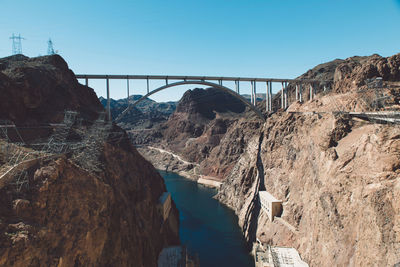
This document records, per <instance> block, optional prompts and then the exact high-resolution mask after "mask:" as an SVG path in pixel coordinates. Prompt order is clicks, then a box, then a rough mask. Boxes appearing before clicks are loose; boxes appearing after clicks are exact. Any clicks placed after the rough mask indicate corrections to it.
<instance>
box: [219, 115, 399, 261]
mask: <svg viewBox="0 0 400 267" xmlns="http://www.w3.org/2000/svg"><path fill="white" fill-rule="evenodd" d="M399 134H400V130H399V128H398V127H390V126H383V125H369V124H356V125H352V123H351V122H350V121H349V120H348V119H346V118H335V117H334V116H333V115H324V116H322V117H321V116H320V115H317V114H315V115H293V114H284V113H278V114H276V115H274V116H273V117H271V118H270V120H269V121H268V122H267V123H265V125H264V126H263V127H262V129H261V133H260V135H259V136H258V137H257V136H254V137H253V139H252V141H250V142H249V143H248V146H247V148H246V152H245V153H244V154H243V155H242V156H241V158H240V160H239V161H238V162H237V164H236V165H235V167H234V168H233V170H232V172H231V173H230V175H229V176H228V178H227V180H226V182H225V183H224V184H223V186H222V188H221V190H220V192H219V194H218V196H217V198H218V199H219V200H220V201H222V202H223V203H225V204H227V205H228V206H230V207H232V208H233V209H234V210H235V212H236V213H237V214H238V216H239V224H240V225H241V226H242V228H243V231H244V233H245V236H246V237H247V238H248V239H249V240H254V239H255V237H258V238H259V239H260V240H262V241H264V242H266V243H269V244H272V245H278V246H291V247H295V248H297V249H298V250H299V251H300V253H301V256H302V257H303V258H305V259H306V261H307V262H308V263H310V265H311V266H374V265H376V266H392V265H393V264H395V263H397V262H399V261H400V250H399V249H400V239H399V234H400V232H399V231H400V230H399V229H400V228H399V225H398V224H399V222H398V219H397V217H398V216H399V214H400V207H399V205H398V202H399V199H400V190H399V188H400V187H399V185H400V180H399V167H400V153H399V144H400V135H399ZM259 190H267V191H268V192H270V193H271V194H272V195H274V196H275V197H276V198H278V199H281V200H282V201H283V214H282V219H283V221H284V222H283V223H282V220H275V221H274V222H270V221H269V219H268V217H267V216H266V214H265V212H264V211H262V210H260V207H259V206H258V205H254V204H253V203H252V202H251V201H250V200H252V199H256V198H257V194H258V191H259ZM285 222H286V223H285ZM287 223H289V224H290V225H292V227H290V226H289V227H288V226H287Z"/></svg>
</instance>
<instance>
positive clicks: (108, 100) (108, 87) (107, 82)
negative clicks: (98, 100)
mask: <svg viewBox="0 0 400 267" xmlns="http://www.w3.org/2000/svg"><path fill="white" fill-rule="evenodd" d="M106 87H107V110H106V112H107V118H108V120H109V121H111V120H112V118H111V107H110V80H109V79H108V77H107V78H106Z"/></svg>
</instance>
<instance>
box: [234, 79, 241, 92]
mask: <svg viewBox="0 0 400 267" xmlns="http://www.w3.org/2000/svg"><path fill="white" fill-rule="evenodd" d="M235 87H236V93H237V94H238V95H240V91H239V80H236V81H235Z"/></svg>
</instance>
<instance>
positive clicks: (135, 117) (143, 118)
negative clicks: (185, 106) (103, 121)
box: [99, 95, 176, 129]
mask: <svg viewBox="0 0 400 267" xmlns="http://www.w3.org/2000/svg"><path fill="white" fill-rule="evenodd" d="M141 97H142V95H131V96H129V104H133V103H134V102H136V101H137V100H139V99H140V98H141ZM99 100H100V102H101V104H102V105H103V106H104V107H106V106H107V99H105V98H103V97H99ZM110 107H111V116H112V117H113V119H116V118H118V116H119V115H120V114H121V113H122V112H123V111H124V110H125V109H126V108H127V107H128V101H127V98H123V99H118V100H114V99H110ZM175 109H176V103H175V102H173V101H170V102H161V103H159V102H156V101H154V100H152V99H149V98H146V99H144V100H143V101H142V102H140V103H139V104H138V105H137V106H135V107H131V109H130V110H129V111H128V112H127V113H126V114H125V115H124V116H123V117H122V118H119V119H118V120H117V121H116V123H118V125H120V126H121V127H123V128H125V129H132V128H151V127H153V126H154V125H155V124H159V123H161V122H165V121H167V120H168V118H169V117H170V116H171V114H172V113H174V111H175Z"/></svg>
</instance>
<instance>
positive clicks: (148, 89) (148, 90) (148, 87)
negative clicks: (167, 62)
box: [147, 77, 168, 93]
mask: <svg viewBox="0 0 400 267" xmlns="http://www.w3.org/2000/svg"><path fill="white" fill-rule="evenodd" d="M167 84H168V82H167ZM149 92H150V86H149V77H147V93H149Z"/></svg>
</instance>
